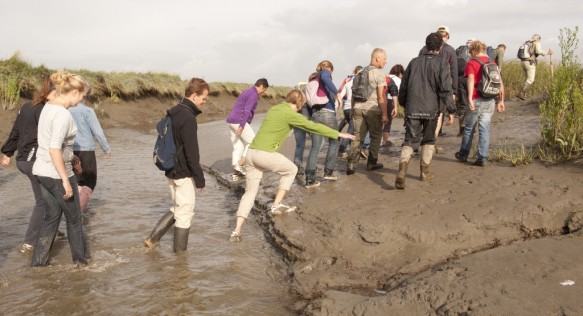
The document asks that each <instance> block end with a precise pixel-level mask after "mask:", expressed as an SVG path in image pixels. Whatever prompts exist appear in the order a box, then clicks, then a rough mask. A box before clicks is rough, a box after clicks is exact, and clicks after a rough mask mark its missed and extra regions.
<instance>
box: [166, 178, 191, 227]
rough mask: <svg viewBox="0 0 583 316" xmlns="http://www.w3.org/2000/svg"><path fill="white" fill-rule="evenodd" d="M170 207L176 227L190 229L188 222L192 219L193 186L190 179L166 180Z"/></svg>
mask: <svg viewBox="0 0 583 316" xmlns="http://www.w3.org/2000/svg"><path fill="white" fill-rule="evenodd" d="M168 186H169V187H170V194H171V195H172V203H173V204H172V207H170V211H171V212H172V213H174V219H175V220H176V223H175V224H174V225H176V227H178V228H190V221H191V220H192V217H194V201H195V188H196V187H195V186H194V180H193V179H192V178H182V179H176V180H175V179H168Z"/></svg>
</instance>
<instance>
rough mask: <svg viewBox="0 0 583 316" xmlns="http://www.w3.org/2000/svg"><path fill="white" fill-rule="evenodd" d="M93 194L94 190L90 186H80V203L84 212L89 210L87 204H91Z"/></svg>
mask: <svg viewBox="0 0 583 316" xmlns="http://www.w3.org/2000/svg"><path fill="white" fill-rule="evenodd" d="M91 195H93V190H91V188H90V187H86V186H84V185H80V186H79V204H80V205H81V211H83V213H85V212H87V205H88V204H89V200H91Z"/></svg>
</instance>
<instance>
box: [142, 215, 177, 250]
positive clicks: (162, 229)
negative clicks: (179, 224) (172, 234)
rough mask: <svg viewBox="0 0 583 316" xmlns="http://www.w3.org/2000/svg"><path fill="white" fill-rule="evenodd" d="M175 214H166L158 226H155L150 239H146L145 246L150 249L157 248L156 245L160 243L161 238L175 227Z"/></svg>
mask: <svg viewBox="0 0 583 316" xmlns="http://www.w3.org/2000/svg"><path fill="white" fill-rule="evenodd" d="M175 221H176V220H175V219H174V213H173V212H171V211H168V212H166V214H164V216H162V218H161V219H160V220H159V221H158V224H156V226H154V229H153V230H152V232H151V233H150V237H148V238H146V239H144V244H145V245H146V247H148V248H150V249H154V248H156V244H158V242H159V241H160V238H162V236H164V234H166V232H167V231H168V229H170V227H172V225H174V222H175Z"/></svg>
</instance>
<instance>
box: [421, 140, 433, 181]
mask: <svg viewBox="0 0 583 316" xmlns="http://www.w3.org/2000/svg"><path fill="white" fill-rule="evenodd" d="M434 151H435V145H424V146H423V147H422V149H421V168H420V169H421V176H420V179H421V181H431V180H433V179H435V175H434V174H433V173H431V172H429V164H431V158H432V157H433V152H434Z"/></svg>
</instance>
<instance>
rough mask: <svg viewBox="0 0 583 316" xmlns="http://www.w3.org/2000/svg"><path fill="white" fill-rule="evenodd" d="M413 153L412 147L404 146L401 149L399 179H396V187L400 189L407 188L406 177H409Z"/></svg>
mask: <svg viewBox="0 0 583 316" xmlns="http://www.w3.org/2000/svg"><path fill="white" fill-rule="evenodd" d="M412 154H413V148H412V147H409V146H403V149H401V158H399V173H398V174H397V179H396V180H395V188H397V189H399V190H404V189H405V179H406V178H407V169H408V168H409V159H411V155H412Z"/></svg>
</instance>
